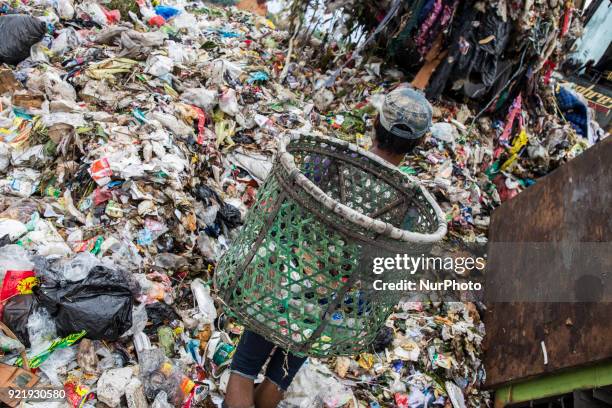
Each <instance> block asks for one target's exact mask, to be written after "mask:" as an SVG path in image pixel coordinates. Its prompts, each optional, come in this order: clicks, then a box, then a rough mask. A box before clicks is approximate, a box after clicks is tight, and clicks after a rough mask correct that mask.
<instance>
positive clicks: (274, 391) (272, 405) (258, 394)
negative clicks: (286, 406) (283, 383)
mask: <svg viewBox="0 0 612 408" xmlns="http://www.w3.org/2000/svg"><path fill="white" fill-rule="evenodd" d="M282 400H283V390H281V389H280V388H278V386H277V385H276V384H274V383H273V382H272V381H270V380H269V379H267V378H266V379H265V380H264V381H263V382H262V383H261V384H259V385H258V386H257V388H256V389H255V408H276V406H277V405H278V404H279V403H280V402H281V401H282Z"/></svg>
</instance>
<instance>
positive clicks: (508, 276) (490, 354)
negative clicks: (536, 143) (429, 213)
mask: <svg viewBox="0 0 612 408" xmlns="http://www.w3.org/2000/svg"><path fill="white" fill-rule="evenodd" d="M611 159H612V138H608V139H607V140H605V141H603V142H602V143H599V144H598V145H596V146H594V147H592V148H591V149H589V150H587V151H586V152H585V153H583V154H582V155H581V156H579V157H577V158H576V159H574V160H572V161H570V162H569V163H567V164H566V165H564V166H562V167H560V168H559V169H557V170H556V171H554V172H552V173H551V174H549V175H548V176H546V177H544V178H542V179H539V180H538V182H537V183H536V184H535V185H534V186H532V187H530V188H529V189H527V190H526V191H525V192H523V193H522V194H520V195H519V196H518V197H516V198H515V199H512V200H510V201H508V202H506V203H504V204H503V205H502V206H500V207H499V208H498V209H497V210H496V211H495V212H494V214H493V217H492V220H491V228H490V232H489V240H490V242H492V243H505V242H554V241H560V240H569V241H577V242H598V243H610V242H611V241H612V211H611V208H612V163H611ZM503 249H504V247H503V245H496V244H492V245H491V246H490V248H489V252H488V256H489V264H495V265H496V267H495V268H489V267H488V268H487V278H486V281H485V291H486V290H488V289H487V287H488V282H489V281H493V280H494V281H496V285H494V288H493V289H491V290H493V291H495V290H498V291H499V290H500V289H499V288H500V286H499V282H502V283H505V284H506V285H507V287H512V288H521V287H522V288H525V289H528V288H529V287H530V285H533V284H534V282H536V281H537V282H540V281H542V280H543V281H545V282H550V283H551V285H554V284H557V283H559V282H560V283H564V282H568V283H571V282H575V281H576V279H580V278H581V277H589V276H593V275H594V276H599V277H602V279H603V280H602V288H603V290H604V294H608V295H610V294H609V293H608V289H607V288H609V285H610V278H611V277H612V269H608V270H603V269H606V268H607V266H606V265H612V251H610V252H608V253H606V254H604V255H603V258H605V259H603V260H600V261H601V262H599V263H595V264H594V265H596V266H595V267H594V268H586V267H585V268H580V267H578V268H575V269H574V270H568V269H567V268H563V265H562V264H561V263H560V262H562V260H563V253H561V252H564V251H560V252H559V253H554V251H553V252H551V251H547V252H546V253H545V254H543V255H542V256H543V257H544V258H545V259H538V260H537V261H534V262H533V263H525V262H524V260H521V259H520V256H517V254H511V253H505V252H504V250H503ZM593 269H596V270H593ZM597 269H600V270H597ZM487 298H488V299H491V298H493V299H495V297H494V296H493V297H491V296H487ZM487 307H488V311H487V312H486V314H485V316H484V321H485V324H486V330H487V336H486V337H485V344H484V348H485V360H484V361H485V367H486V370H487V385H488V386H491V387H494V386H498V385H501V384H504V383H508V382H513V381H517V380H520V379H527V378H529V377H533V376H537V375H540V374H543V373H550V372H554V371H557V370H562V369H566V368H570V367H577V366H582V365H586V364H589V363H594V362H598V361H601V360H605V359H610V358H612V303H602V302H598V303H576V302H573V303H536V302H531V303H526V302H522V303H518V302H515V303H488V304H487ZM541 342H544V345H545V347H546V351H547V357H548V364H544V353H543V351H542V347H541Z"/></svg>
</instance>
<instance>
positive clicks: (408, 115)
mask: <svg viewBox="0 0 612 408" xmlns="http://www.w3.org/2000/svg"><path fill="white" fill-rule="evenodd" d="M431 117H432V108H431V105H430V103H429V102H428V101H427V98H425V95H423V94H422V93H420V92H418V91H416V90H414V89H412V88H406V87H403V88H396V89H394V90H393V91H391V92H389V93H388V94H387V95H386V96H385V101H384V102H383V104H382V107H381V108H380V123H381V125H382V126H383V127H384V128H385V129H387V130H388V131H389V132H391V133H392V134H394V135H395V136H397V137H401V138H402V139H418V138H420V137H422V136H423V135H424V134H425V133H427V131H428V130H429V128H430V127H431ZM398 125H403V126H405V127H406V128H407V129H409V130H405V129H400V128H399V127H398Z"/></svg>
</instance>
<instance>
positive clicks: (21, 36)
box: [0, 15, 47, 64]
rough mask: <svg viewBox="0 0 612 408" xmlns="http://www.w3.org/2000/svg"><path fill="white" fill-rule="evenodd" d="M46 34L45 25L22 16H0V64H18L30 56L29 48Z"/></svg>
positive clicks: (32, 18) (42, 22)
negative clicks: (0, 39)
mask: <svg viewBox="0 0 612 408" xmlns="http://www.w3.org/2000/svg"><path fill="white" fill-rule="evenodd" d="M45 32H47V25H46V24H45V23H44V21H41V20H39V19H37V18H34V17H30V16H23V15H8V16H0V38H2V41H0V63H1V62H5V63H7V64H19V63H20V62H21V61H23V60H24V59H26V58H28V57H29V56H30V47H31V46H32V45H34V44H36V43H37V42H39V41H40V40H41V39H42V38H43V36H44V35H45Z"/></svg>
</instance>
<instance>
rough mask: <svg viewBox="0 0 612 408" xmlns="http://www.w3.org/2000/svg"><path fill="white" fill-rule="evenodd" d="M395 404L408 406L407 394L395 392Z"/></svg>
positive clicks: (401, 406)
mask: <svg viewBox="0 0 612 408" xmlns="http://www.w3.org/2000/svg"><path fill="white" fill-rule="evenodd" d="M395 405H396V406H397V408H408V395H406V394H400V393H399V392H397V393H395Z"/></svg>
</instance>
